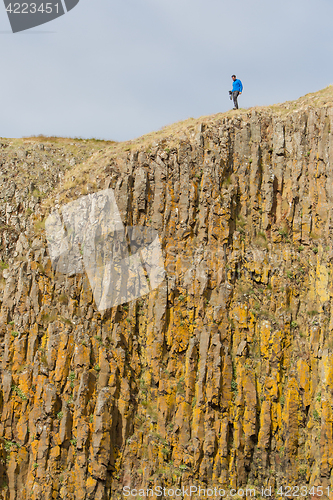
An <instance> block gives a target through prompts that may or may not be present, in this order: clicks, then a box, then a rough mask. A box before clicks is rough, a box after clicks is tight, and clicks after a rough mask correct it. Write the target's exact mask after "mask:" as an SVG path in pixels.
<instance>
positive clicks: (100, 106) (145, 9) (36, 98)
mask: <svg viewBox="0 0 333 500" xmlns="http://www.w3.org/2000/svg"><path fill="white" fill-rule="evenodd" d="M0 1H1V0H0ZM1 4H2V2H1ZM332 18H333V2H332V0H311V1H310V0H279V1H277V0H237V2H236V1H225V0H80V2H79V4H78V5H77V6H76V7H75V8H74V9H73V10H71V11H70V12H68V13H67V14H66V15H64V16H62V17H60V18H58V19H56V20H54V21H52V22H50V23H48V24H45V25H43V26H40V27H38V28H34V29H32V30H29V31H26V32H21V33H16V34H12V33H11V31H10V24H9V21H8V18H7V14H6V11H5V7H4V6H3V5H0V43H2V51H1V55H2V57H1V91H2V106H1V119H0V136H2V137H22V136H28V135H34V134H35V135H38V134H45V135H59V136H71V137H73V136H76V137H87V138H90V137H96V138H103V139H113V140H126V139H132V138H135V137H138V136H141V135H143V134H145V133H147V132H150V131H153V130H157V129H160V128H161V127H163V126H164V125H168V124H171V123H173V122H175V121H179V120H184V119H186V118H189V117H199V116H202V115H208V114H214V113H217V112H220V111H226V110H227V109H229V108H230V104H231V103H230V101H229V98H228V90H229V89H230V87H231V78H230V76H231V74H233V73H236V75H237V77H239V78H240V79H241V80H242V81H243V84H244V93H243V95H242V96H241V97H240V99H239V103H240V106H242V107H251V106H255V105H265V104H273V103H276V102H283V101H285V100H291V99H296V98H298V97H299V96H301V95H304V94H306V93H308V92H314V91H316V90H319V89H321V88H324V87H326V86H327V85H329V84H330V83H333V65H332V56H333V43H332V38H333V35H332V27H331V25H332Z"/></svg>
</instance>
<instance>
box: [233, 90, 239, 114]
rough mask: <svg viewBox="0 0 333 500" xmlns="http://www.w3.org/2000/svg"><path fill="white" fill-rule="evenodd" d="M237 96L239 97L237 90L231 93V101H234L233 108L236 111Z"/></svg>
mask: <svg viewBox="0 0 333 500" xmlns="http://www.w3.org/2000/svg"><path fill="white" fill-rule="evenodd" d="M238 95H239V92H238V90H234V91H233V93H232V98H233V100H234V107H235V108H236V109H238V102H237V97H238Z"/></svg>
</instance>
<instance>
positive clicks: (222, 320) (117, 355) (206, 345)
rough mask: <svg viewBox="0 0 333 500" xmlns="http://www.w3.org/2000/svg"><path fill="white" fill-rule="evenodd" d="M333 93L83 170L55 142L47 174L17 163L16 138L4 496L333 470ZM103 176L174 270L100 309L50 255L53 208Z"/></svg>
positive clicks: (9, 188) (5, 212) (246, 480)
mask: <svg viewBox="0 0 333 500" xmlns="http://www.w3.org/2000/svg"><path fill="white" fill-rule="evenodd" d="M330 93H332V91H331V90H330ZM331 100H332V99H331V94H329V98H327V99H326V100H324V102H321V103H320V104H317V105H316V104H313V102H314V101H313V100H311V98H309V99H308V100H307V101H306V102H305V103H303V105H302V106H296V107H295V106H292V105H290V106H287V105H286V106H285V107H282V111H281V110H274V109H252V110H248V111H240V112H236V114H235V115H231V114H227V115H217V116H216V117H210V118H207V119H205V120H202V122H201V123H200V124H197V123H195V124H193V123H192V122H191V123H190V124H189V125H188V126H186V124H185V126H184V127H183V130H182V132H181V133H179V134H174V135H172V136H170V134H169V135H168V131H166V132H165V135H164V136H163V134H162V135H160V136H158V138H157V140H156V141H155V142H154V140H152V142H149V141H148V142H147V140H146V141H145V139H143V140H142V142H141V143H140V141H138V142H136V143H135V144H134V145H133V144H132V145H129V147H128V148H123V149H122V150H120V149H119V150H116V147H112V146H105V147H102V149H101V150H100V151H99V152H97V153H94V151H91V154H90V155H89V154H88V155H86V157H85V158H81V159H80V158H79V160H78V161H73V162H72V163H73V165H70V164H69V167H70V168H69V169H68V168H67V167H66V168H63V169H62V168H61V167H60V166H59V167H57V169H55V165H54V163H55V155H56V153H55V152H54V151H53V150H52V147H50V149H51V151H48V152H45V151H43V154H45V158H44V159H43V160H41V161H44V163H45V165H46V167H45V170H44V172H47V174H45V175H44V177H42V178H41V180H40V181H38V179H37V181H35V184H34V185H33V186H29V185H28V184H27V182H23V183H22V182H21V184H20V183H19V182H17V181H16V180H15V179H12V180H10V179H8V177H7V172H8V169H9V168H13V169H14V168H15V166H14V165H12V166H11V167H10V165H11V163H10V161H12V160H10V161H9V159H8V158H7V157H6V154H7V153H6V151H7V149H6V147H3V148H2V150H1V151H2V153H1V154H2V160H1V161H2V166H1V179H0V182H1V195H0V196H1V198H0V202H1V203H0V217H1V223H2V226H1V235H0V239H1V244H2V247H1V255H2V269H3V271H2V280H1V286H2V291H1V309H0V340H1V355H2V367H1V400H0V405H1V406H0V408H1V422H0V435H1V436H2V438H1V441H0V474H1V479H0V481H1V483H2V489H1V494H0V495H1V498H3V499H6V500H23V499H28V498H29V499H30V498H31V499H33V500H44V499H45V500H51V499H56V500H58V499H59V500H60V499H67V500H69V499H76V500H88V499H91V500H105V499H116V498H122V488H123V487H124V486H130V487H131V488H140V487H141V488H148V487H153V486H154V485H159V486H175V485H189V484H192V485H201V486H205V485H209V486H213V487H214V486H219V485H222V486H224V487H226V488H228V487H238V486H239V487H240V486H243V487H244V486H246V485H252V486H272V489H273V490H274V488H275V487H276V486H277V485H278V484H279V485H281V484H298V485H299V484H321V485H323V486H324V487H326V486H331V485H332V467H333V432H332V424H333V409H332V395H333V363H332V361H333V332H332V330H333V316H332V313H333V311H332V309H331V304H332V294H333V288H332V275H331V270H332V259H333V252H332V225H333V222H332V221H333V218H332V215H333V212H332V211H333V189H332V186H333V172H332V162H333V105H332V103H331ZM36 147H37V146H36ZM57 147H59V146H57ZM126 149H127V150H126ZM61 154H65V153H61ZM26 158H27V155H26V152H25V150H24V149H23V148H22V147H21V146H20V147H19V146H17V161H18V162H21V163H20V164H19V165H22V162H25V161H26ZM38 161H39V160H38ZM82 161H84V162H85V163H82ZM69 163H70V162H69ZM51 164H52V165H51ZM75 164H76V165H75ZM48 165H49V166H48ZM71 167H73V171H74V173H73V171H72V170H71ZM62 172H63V174H62ZM80 176H81V177H80ZM66 183H67V184H66ZM19 184H20V185H19ZM25 184H26V185H25ZM45 185H48V186H51V188H52V189H51V188H50V189H49V190H47V191H46V190H45V189H44V188H43V187H45ZM105 187H111V188H113V189H114V191H115V196H116V200H117V204H118V207H119V210H120V212H121V216H122V221H123V223H124V224H125V225H147V226H150V227H152V228H154V229H155V230H157V231H158V233H159V235H160V239H161V242H162V248H163V253H164V257H165V269H166V279H165V281H164V282H163V284H162V285H161V286H160V287H159V288H157V289H156V290H154V291H152V292H151V293H150V294H149V295H146V296H144V297H142V298H140V299H138V300H136V301H132V302H130V303H128V304H125V305H122V306H118V307H114V308H112V309H109V310H107V311H105V312H103V313H99V312H98V311H97V309H96V305H95V303H94V300H93V296H92V291H91V288H90V284H89V281H88V279H87V276H86V274H85V273H82V274H76V275H72V276H68V275H62V274H57V273H55V272H54V270H53V269H52V265H51V261H50V258H49V255H48V251H47V246H46V239H45V233H44V231H43V220H44V218H45V217H46V216H47V214H48V213H49V210H50V208H53V207H57V206H60V205H61V204H62V203H66V202H68V201H69V200H72V199H75V198H77V197H78V196H80V195H82V194H86V193H87V192H93V191H94V190H99V189H104V188H105ZM36 190H38V191H36ZM41 193H45V195H44V196H42V195H41Z"/></svg>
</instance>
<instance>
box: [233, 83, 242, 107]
mask: <svg viewBox="0 0 333 500" xmlns="http://www.w3.org/2000/svg"><path fill="white" fill-rule="evenodd" d="M231 78H232V81H233V84H232V98H233V100H234V109H238V102H237V97H238V96H239V95H240V94H241V93H242V92H243V84H242V82H241V81H240V80H237V78H236V75H232V77H231Z"/></svg>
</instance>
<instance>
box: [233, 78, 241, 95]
mask: <svg viewBox="0 0 333 500" xmlns="http://www.w3.org/2000/svg"><path fill="white" fill-rule="evenodd" d="M236 90H238V92H243V84H242V82H241V81H240V80H238V79H237V80H235V81H234V82H233V83H232V91H233V92H235V91H236Z"/></svg>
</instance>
